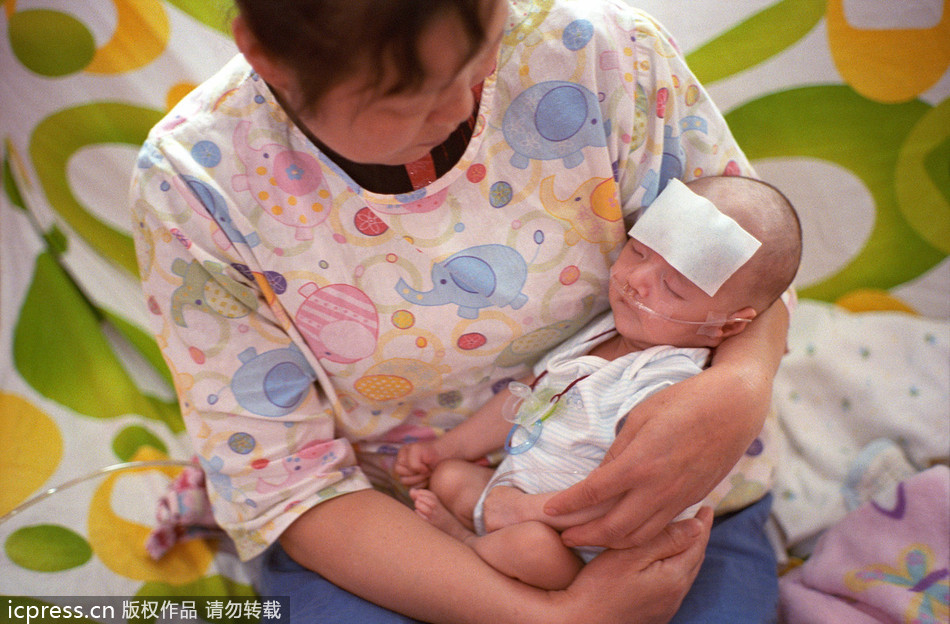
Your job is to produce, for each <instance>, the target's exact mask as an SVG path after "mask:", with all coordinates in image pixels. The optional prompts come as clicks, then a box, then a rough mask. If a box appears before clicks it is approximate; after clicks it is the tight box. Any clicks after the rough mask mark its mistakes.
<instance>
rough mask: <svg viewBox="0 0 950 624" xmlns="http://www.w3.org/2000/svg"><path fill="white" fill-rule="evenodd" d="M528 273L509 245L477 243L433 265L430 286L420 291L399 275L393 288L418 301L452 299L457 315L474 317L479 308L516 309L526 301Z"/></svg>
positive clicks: (431, 303)
mask: <svg viewBox="0 0 950 624" xmlns="http://www.w3.org/2000/svg"><path fill="white" fill-rule="evenodd" d="M527 277H528V264H527V263H526V262H525V261H524V258H522V257H521V254H519V253H518V252H517V251H515V250H514V249H512V248H511V247H506V246H505V245H476V246H475V247H469V248H468V249H464V250H462V251H460V252H458V253H455V254H452V255H451V256H449V258H448V259H446V260H445V261H444V262H438V263H436V264H434V265H433V266H432V290H430V291H428V292H420V291H418V290H415V289H414V288H410V287H409V285H408V284H407V283H406V281H405V280H403V279H400V280H399V282H397V283H396V292H398V293H399V294H400V296H402V298H403V299H405V300H406V301H408V302H410V303H415V304H418V305H424V306H438V305H446V304H450V303H454V304H456V305H458V307H459V308H458V315H459V316H460V317H462V318H466V319H475V318H478V312H479V310H480V309H481V308H485V307H488V306H497V307H499V308H501V307H504V306H510V307H511V308H513V309H515V310H517V309H518V308H520V307H521V306H523V305H524V304H525V303H527V302H528V297H527V296H526V295H524V294H523V293H522V292H521V288H522V286H524V283H525V280H526V279H527Z"/></svg>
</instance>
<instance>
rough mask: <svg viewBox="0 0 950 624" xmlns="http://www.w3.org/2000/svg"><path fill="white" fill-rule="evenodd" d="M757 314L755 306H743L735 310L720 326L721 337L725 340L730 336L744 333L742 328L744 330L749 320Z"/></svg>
mask: <svg viewBox="0 0 950 624" xmlns="http://www.w3.org/2000/svg"><path fill="white" fill-rule="evenodd" d="M756 316H758V313H757V312H756V311H755V308H750V307H746V308H742V309H741V310H739V311H738V312H733V313H732V314H730V315H729V320H728V321H726V322H725V324H723V326H722V327H721V328H720V331H722V335H721V338H722V339H723V340H725V339H726V338H729V337H730V336H735V335H736V334H740V333H742V330H744V329H745V328H746V326H747V325H748V324H749V322H751V321H752V319H754V318H755V317H756Z"/></svg>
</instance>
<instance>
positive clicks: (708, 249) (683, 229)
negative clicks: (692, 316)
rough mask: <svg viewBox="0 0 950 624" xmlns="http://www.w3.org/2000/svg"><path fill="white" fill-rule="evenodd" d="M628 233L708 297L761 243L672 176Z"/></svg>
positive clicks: (714, 292) (715, 291) (717, 289)
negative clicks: (658, 255)
mask: <svg viewBox="0 0 950 624" xmlns="http://www.w3.org/2000/svg"><path fill="white" fill-rule="evenodd" d="M630 236H632V237H633V238H635V239H637V240H638V241H640V242H641V243H643V244H644V245H646V246H647V247H649V248H650V249H652V250H653V251H655V252H656V253H658V254H660V255H661V256H662V257H663V259H664V260H666V261H667V262H668V263H669V264H670V266H672V267H673V268H675V269H676V270H677V271H679V272H680V273H682V274H683V276H684V277H686V279H688V280H689V281H691V282H693V283H694V284H696V285H697V286H699V287H700V288H702V289H703V291H704V292H705V293H706V294H707V295H709V296H710V297H712V296H714V295H715V294H716V293H717V292H718V291H719V289H720V288H721V287H722V285H723V284H724V283H725V282H726V280H728V279H729V278H730V277H731V276H732V274H733V273H735V272H736V271H737V270H738V269H739V267H741V266H742V265H743V264H745V263H746V262H748V261H749V258H751V257H752V256H753V255H754V254H755V252H756V250H757V249H758V248H759V247H760V246H761V245H762V243H760V242H759V241H758V240H757V239H756V238H755V237H754V236H752V235H751V234H749V233H748V232H746V231H745V230H744V229H742V226H740V225H739V224H738V223H736V222H735V220H733V219H732V218H731V217H728V216H726V215H724V214H723V213H722V212H720V211H719V209H718V208H716V206H715V204H713V203H712V202H711V201H709V200H708V199H706V198H705V197H700V196H699V195H697V194H696V193H694V192H693V191H691V190H690V189H689V187H687V186H686V185H685V184H683V183H682V182H680V181H679V180H678V179H676V178H672V179H670V181H669V182H668V183H667V185H666V188H665V189H663V192H662V193H660V195H659V196H658V197H657V198H656V199H655V200H654V201H653V203H652V204H650V205H649V206H648V207H647V208H645V209H644V210H643V211H642V214H641V215H640V216H639V217H638V218H637V222H636V223H635V224H634V225H633V227H632V228H630Z"/></svg>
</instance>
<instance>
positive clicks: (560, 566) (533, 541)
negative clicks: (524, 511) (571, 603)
mask: <svg viewBox="0 0 950 624" xmlns="http://www.w3.org/2000/svg"><path fill="white" fill-rule="evenodd" d="M467 543H468V544H469V545H470V546H471V547H472V548H473V549H475V552H476V553H478V556H480V557H481V558H482V559H484V560H485V562H486V563H488V564H489V565H490V566H492V567H493V568H495V569H496V570H498V571H499V572H501V573H502V574H506V575H508V576H510V577H512V578H516V579H518V580H520V581H523V582H525V583H527V584H529V585H534V586H535V587H540V588H541V589H547V590H559V589H565V588H566V587H568V586H569V585H570V584H571V582H573V580H574V577H575V576H577V573H578V572H580V570H581V568H582V567H584V563H583V562H582V561H581V559H580V557H578V556H577V555H576V554H574V552H573V551H571V549H569V548H567V547H566V546H564V544H563V543H562V542H561V536H560V534H559V533H558V532H557V531H555V530H554V529H552V528H551V527H549V526H547V525H545V524H543V523H541V522H534V521H529V522H522V523H520V524H513V525H511V526H507V527H504V528H502V529H499V530H497V531H494V532H492V533H488V534H486V535H483V536H480V537H475V538H473V539H470V540H468V542H467Z"/></svg>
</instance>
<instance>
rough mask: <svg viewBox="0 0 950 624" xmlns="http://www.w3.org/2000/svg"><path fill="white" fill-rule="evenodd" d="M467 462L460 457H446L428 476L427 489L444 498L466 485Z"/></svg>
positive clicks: (467, 474)
mask: <svg viewBox="0 0 950 624" xmlns="http://www.w3.org/2000/svg"><path fill="white" fill-rule="evenodd" d="M467 464H468V462H466V461H465V460H462V459H446V460H445V461H442V462H440V463H439V465H438V466H436V467H435V470H433V471H432V476H431V477H429V489H430V490H432V491H433V492H435V493H436V494H438V496H439V498H441V499H443V500H444V499H445V497H449V496H451V495H452V493H453V492H458V491H459V490H460V489H462V488H463V487H465V486H466V485H467V482H468V479H469V477H470V474H469V470H468V466H467Z"/></svg>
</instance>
